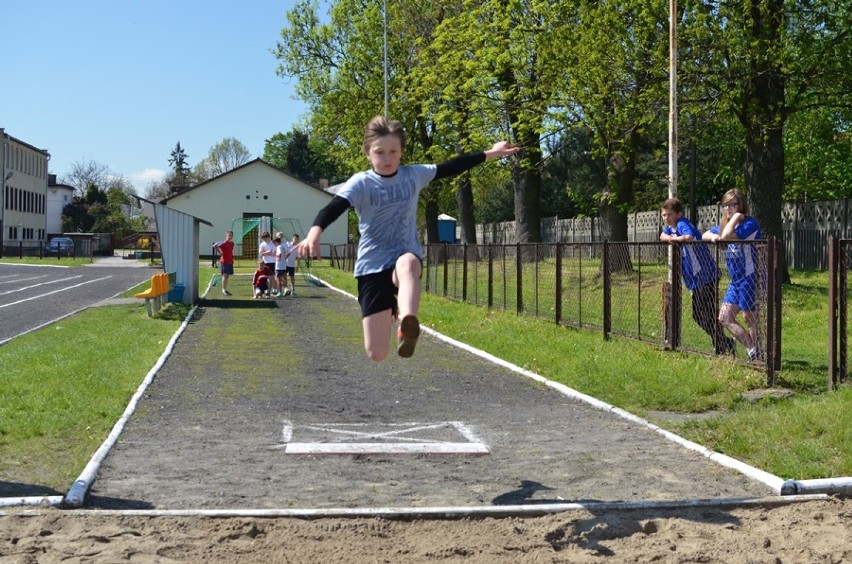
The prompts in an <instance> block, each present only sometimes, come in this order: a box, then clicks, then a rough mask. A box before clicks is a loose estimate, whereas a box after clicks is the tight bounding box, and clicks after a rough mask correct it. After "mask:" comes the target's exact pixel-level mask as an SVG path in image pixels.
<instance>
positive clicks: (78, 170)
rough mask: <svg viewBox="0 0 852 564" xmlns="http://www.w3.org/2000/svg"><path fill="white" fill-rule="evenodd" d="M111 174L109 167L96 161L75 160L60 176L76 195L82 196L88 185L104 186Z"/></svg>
mask: <svg viewBox="0 0 852 564" xmlns="http://www.w3.org/2000/svg"><path fill="white" fill-rule="evenodd" d="M111 175H112V172H111V171H110V169H109V167H108V166H107V165H105V164H102V163H99V162H97V161H92V160H90V161H88V162H82V161H77V162H74V163H72V164H71V170H70V171H69V172H68V174H66V175H65V176H64V177H63V178H62V182H63V183H65V184H68V185H69V186H73V187H74V190H75V194H76V195H77V196H80V197H82V196H84V195H85V193H86V189H87V188H88V187H89V186H106V185H107V184H108V182H109V178H110V176H111Z"/></svg>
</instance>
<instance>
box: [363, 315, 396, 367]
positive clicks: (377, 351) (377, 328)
mask: <svg viewBox="0 0 852 564" xmlns="http://www.w3.org/2000/svg"><path fill="white" fill-rule="evenodd" d="M361 325H362V327H363V328H364V350H366V351H367V356H368V357H369V358H370V360H375V361H376V362H379V361H381V360H384V359H386V358H387V356H388V353H389V352H390V332H391V328H392V327H393V315H391V310H389V309H386V310H384V311H380V312H378V313H374V314H372V315H368V316H367V317H365V318H364V319H362V320H361Z"/></svg>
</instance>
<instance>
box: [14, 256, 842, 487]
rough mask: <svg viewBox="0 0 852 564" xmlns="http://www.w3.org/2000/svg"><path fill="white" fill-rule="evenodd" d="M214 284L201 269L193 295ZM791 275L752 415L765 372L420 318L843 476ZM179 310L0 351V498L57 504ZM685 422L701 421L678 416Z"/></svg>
mask: <svg viewBox="0 0 852 564" xmlns="http://www.w3.org/2000/svg"><path fill="white" fill-rule="evenodd" d="M312 270H313V272H314V273H315V274H316V275H318V276H320V277H322V278H324V279H327V280H328V281H329V282H330V283H332V284H334V285H336V286H338V287H340V288H343V289H345V290H347V291H349V292H351V293H353V294H354V293H356V286H355V280H354V279H353V278H352V276H351V274H350V273H346V272H342V271H339V270H335V269H332V268H329V267H325V266H320V265H316V266H314V267H313V269H312ZM252 271H253V267H245V268H240V269H238V272H240V273H246V274H247V273H250V272H252ZM215 272H216V270H215V269H213V268H210V266H209V264H202V266H201V268H200V274H201V280H200V281H199V283H200V288H201V289H202V291H203V289H204V288H205V287H206V285H207V283H208V281H209V280H210V278H211V277H212V276H213V274H214V273H215ZM792 275H793V283H792V284H790V285H787V286H785V287H784V314H783V320H782V324H783V341H782V351H783V355H782V356H783V363H782V369H781V371H780V372H779V373H778V386H777V387H779V388H785V389H788V390H790V391H791V395H790V397H786V398H778V397H770V398H766V399H763V400H760V401H757V402H756V403H751V402H749V401H747V400H746V399H743V396H742V394H743V393H744V392H747V391H750V390H756V389H761V388H763V387H764V386H765V381H766V376H765V374H763V373H762V372H759V371H756V370H753V369H750V368H748V367H747V366H744V365H742V364H737V363H734V362H730V361H728V360H725V359H723V358H709V357H705V356H702V355H688V354H683V353H679V352H667V351H663V350H659V349H658V348H656V347H654V346H652V345H650V344H648V343H643V342H638V341H635V340H632V339H621V338H612V339H610V340H604V339H603V337H602V335H601V333H600V332H596V331H589V330H577V329H571V328H566V327H562V326H557V325H556V324H555V323H553V322H552V321H547V320H542V319H536V318H534V317H532V316H525V315H521V316H519V315H516V314H515V313H513V312H505V311H496V310H492V311H489V310H487V309H485V308H484V307H481V306H476V305H470V304H465V303H460V302H456V301H451V300H447V299H444V298H441V297H437V296H435V295H431V294H424V296H423V304H422V307H421V312H420V318H421V321H422V322H423V323H424V324H425V325H428V326H430V327H433V328H435V329H436V330H438V331H440V332H442V333H444V334H446V335H448V336H450V337H452V338H455V339H458V340H460V341H463V342H466V343H469V344H470V345H472V346H474V347H477V348H480V349H482V350H485V351H487V352H490V353H491V354H494V355H496V356H498V357H501V358H504V359H506V360H507V361H509V362H512V363H514V364H517V365H519V366H521V367H524V368H526V369H529V370H531V371H534V372H536V373H538V374H540V375H542V376H544V377H546V378H548V379H551V380H554V381H557V382H561V383H563V384H565V385H567V386H570V387H572V388H574V389H576V390H578V391H580V392H583V393H586V394H589V395H591V396H594V397H596V398H599V399H601V400H602V401H605V402H607V403H610V404H613V405H616V406H618V407H621V408H623V409H626V410H628V411H630V412H632V413H635V414H637V415H639V416H642V417H645V418H647V419H649V420H651V421H653V422H655V423H657V424H659V425H661V426H662V427H664V428H667V429H669V430H672V431H673V432H676V433H678V434H681V435H683V436H684V437H686V438H688V439H690V440H693V441H695V442H698V443H700V444H703V445H705V446H707V447H708V448H711V449H713V450H716V451H719V452H723V453H725V454H728V455H730V456H733V457H735V458H737V459H740V460H743V461H745V462H747V463H749V464H752V465H754V466H756V467H758V468H761V469H763V470H766V471H768V472H771V473H773V474H775V475H778V476H781V477H782V478H785V479H786V478H796V479H810V478H827V477H838V476H850V475H852V409H850V407H852V388H850V387H849V386H843V387H842V388H841V389H840V390H838V391H835V392H829V391H828V390H827V359H826V342H827V335H828V330H827V326H826V317H827V303H826V302H827V274H826V273H800V272H794V273H792ZM147 285H148V283H147V282H146V283H143V284H140V285H139V286H138V287H137V288H134V289H131V290H128V292H127V293H126V294H127V295H132V294H133V293H135V292H138V291H140V290H142V289H144V288H146V287H147ZM187 311H188V308H187V307H186V306H182V305H181V306H179V305H170V306H168V307H166V308H165V309H164V310H163V311H162V312H161V314H160V315H159V316H158V317H157V318H155V319H148V318H147V317H146V315H145V306H144V304H143V303H142V302H141V300H140V302H139V304H134V305H126V306H125V305H122V306H108V307H100V308H93V309H89V310H86V311H83V312H81V313H79V314H77V315H75V316H73V317H71V318H68V319H65V320H62V321H60V322H58V323H57V324H54V325H50V326H48V327H45V328H43V329H40V330H38V331H35V332H33V333H30V334H27V335H24V336H22V337H19V338H16V339H13V340H12V341H10V342H9V343H7V344H6V345H4V346H2V347H0V365H2V368H3V369H2V374H1V375H0V377H2V382H3V385H2V387H0V452H2V456H0V497H5V496H11V495H19V494H18V490H20V488H22V487H24V486H17V484H23V485H29V486H30V489H29V490H28V491H32V488H33V487H36V488H39V489H40V491H42V492H44V493H51V492H52V493H53V494H61V493H64V492H66V491H67V489H68V487H69V486H70V485H71V483H72V482H73V480H74V479H75V478H76V477H77V476H78V475H79V473H80V472H81V471H82V469H83V467H84V466H85V464H86V463H87V462H88V460H89V459H90V457H91V456H92V454H93V453H94V452H95V450H96V449H97V448H98V446H99V445H100V444H101V443H102V442H103V440H104V439H105V438H106V436H107V435H108V434H109V432H110V430H111V429H112V427H113V425H114V424H115V422H116V421H117V420H118V418H119V417H120V416H121V414H122V413H123V411H124V409H125V407H126V405H127V402H128V401H129V399H130V397H131V396H132V395H133V393H134V392H135V390H136V389H137V387H138V386H139V384H140V383H141V382H142V380H143V379H144V377H145V375H146V374H147V373H148V371H149V370H150V369H151V367H152V366H153V365H154V363H155V362H156V360H157V358H159V356H160V354H161V353H162V351H163V350H164V348H165V346H166V344H167V343H168V341H169V339H170V338H171V336H172V335H173V334H174V332H175V331H176V330H177V328H178V326H179V325H180V323H181V322H182V320H183V319H184V317H185V315H186V313H187ZM217 330H224V328H219V329H217ZM247 333H250V332H247ZM229 335H232V336H233V333H229ZM229 338H230V337H229ZM82 353H85V354H82ZM222 393H223V394H229V393H234V390H229V389H223V390H222ZM517 409H519V410H522V409H523V406H522V405H519V406H517ZM699 413H704V414H709V415H712V416H711V417H709V418H689V417H686V415H688V414H699ZM16 488H17V489H16ZM30 495H32V494H30Z"/></svg>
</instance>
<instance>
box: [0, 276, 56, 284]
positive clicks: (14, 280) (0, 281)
mask: <svg viewBox="0 0 852 564" xmlns="http://www.w3.org/2000/svg"><path fill="white" fill-rule="evenodd" d="M17 276H18V275H17V274H10V275H9V276H0V284H17V283H19V282H26V281H27V280H39V279H41V278H47V274H42V275H41V276H30V277H29V278H17ZM6 278H12V280H5V279H6ZM54 280H55V278H54Z"/></svg>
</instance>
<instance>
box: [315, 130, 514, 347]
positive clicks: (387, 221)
mask: <svg viewBox="0 0 852 564" xmlns="http://www.w3.org/2000/svg"><path fill="white" fill-rule="evenodd" d="M362 148H363V150H364V154H365V155H366V156H367V158H368V159H369V161H370V164H371V167H372V168H371V169H370V170H367V171H365V172H360V173H357V174H355V175H354V176H353V177H352V178H350V179H349V180H348V181H347V182H346V183H345V184H344V186H343V188H342V189H341V190H340V191H339V192H338V193H337V195H336V196H335V197H334V198H333V199H332V200H331V202H330V203H329V204H328V205H327V206H326V207H324V208H323V209H321V210H320V211H319V213H318V214H317V217H316V219H315V220H314V224H313V226H312V227H311V229H310V231H309V232H308V235H307V236H306V237H305V240H304V241H302V242H301V243H300V244H299V245H298V249H299V251H298V252H299V256H319V250H320V249H319V244H320V243H319V242H320V236H321V235H322V232H323V230H324V229H325V228H326V227H328V226H329V225H330V224H331V222H333V221H334V220H335V219H337V218H338V217H340V216H341V215H342V214H343V213H344V212H346V210H348V209H349V208H350V207H353V208H355V211H356V212H357V213H358V230H359V231H360V234H361V239H360V241H359V242H358V255H357V258H356V260H355V278H357V280H358V303H359V304H360V305H361V316H362V322H361V324H362V326H363V329H364V348H365V349H366V351H367V356H369V357H370V358H371V359H373V360H375V361H380V360H383V359H385V358H386V357H387V356H388V353H389V352H390V343H389V337H390V332H391V328H392V327H393V320H394V317H395V315H398V317H399V320H400V322H399V330H398V331H397V339H398V341H399V344H398V347H397V354H398V355H399V356H401V357H403V358H407V357H410V356H411V355H413V354H414V346H415V344H416V342H417V338H418V337H419V335H420V322H419V321H418V320H417V311H418V309H419V307H420V276H421V274H422V268H423V264H422V261H423V258H422V257H423V250H422V249H421V247H420V242H419V241H418V240H417V200H418V197H419V195H420V191H421V190H422V189H423V188H425V187H426V185H427V184H428V183H429V182H430V181H432V180H435V179H439V178H448V177H451V176H455V175H458V174H461V173H463V172H465V171H466V170H469V169H471V168H473V167H474V166H476V165H478V164H480V163H482V162H483V161H485V160H486V159H491V158H499V157H506V156H509V155H514V154H515V153H517V152H518V151H519V150H520V149H519V148H518V147H513V146H512V144H511V143H509V142H507V141H500V142H498V143H495V144H494V146H493V147H491V148H490V149H488V150H486V151H483V152H478V153H471V154H466V155H461V156H459V157H456V158H454V159H451V160H449V161H447V162H445V163H441V164H438V165H435V164H416V165H400V161H401V158H402V152H403V149H404V148H405V131H404V130H403V128H402V124H401V123H400V122H398V121H396V120H389V119H387V118H386V117H384V116H376V117H374V118H373V119H372V120H370V123H369V124H367V128H366V131H365V134H364V143H363V145H362Z"/></svg>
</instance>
